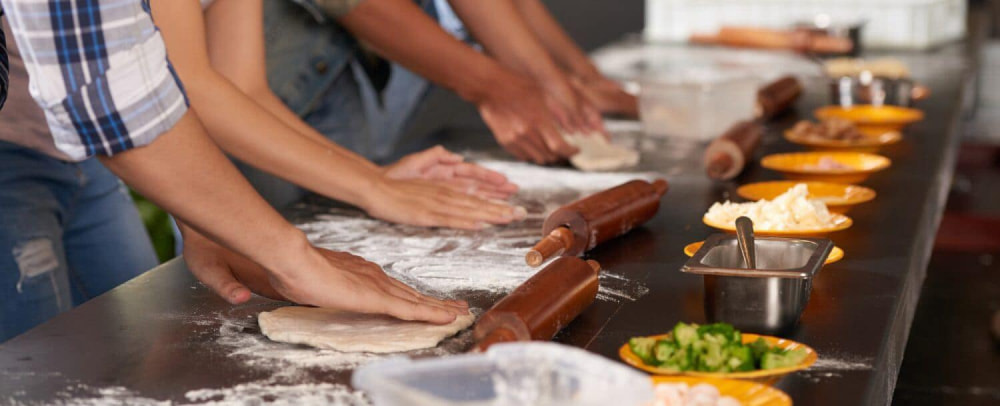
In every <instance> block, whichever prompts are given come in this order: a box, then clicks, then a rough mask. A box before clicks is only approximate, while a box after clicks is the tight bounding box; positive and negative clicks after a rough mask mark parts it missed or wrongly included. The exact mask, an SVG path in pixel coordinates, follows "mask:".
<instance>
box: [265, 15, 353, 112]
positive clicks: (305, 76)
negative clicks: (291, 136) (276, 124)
mask: <svg viewBox="0 0 1000 406" xmlns="http://www.w3.org/2000/svg"><path fill="white" fill-rule="evenodd" d="M264 36H265V37H264V38H265V44H266V45H267V48H266V49H267V79H268V84H269V85H270V86H271V89H272V90H274V92H275V94H277V95H278V97H280V98H281V99H282V101H284V102H285V104H286V105H288V107H289V108H291V109H292V111H294V112H295V113H296V114H298V115H299V116H304V115H306V114H308V113H309V112H311V111H312V110H313V109H315V108H316V106H317V103H319V102H320V101H321V99H322V96H323V95H324V94H325V93H326V91H327V89H329V88H330V86H331V84H332V83H333V81H334V80H335V79H336V78H337V76H339V75H340V74H341V73H343V72H344V70H345V69H347V67H348V64H349V63H350V61H351V60H353V59H354V57H355V55H356V53H357V52H359V47H358V43H357V41H356V40H355V39H354V37H353V36H352V35H351V34H350V33H348V32H347V31H346V30H344V29H343V28H341V27H340V26H339V25H337V24H334V23H330V22H328V20H327V18H326V17H325V15H324V14H323V13H322V11H321V10H320V9H319V8H318V7H317V6H316V5H315V4H314V3H312V2H311V1H310V0H291V1H290V0H265V1H264Z"/></svg>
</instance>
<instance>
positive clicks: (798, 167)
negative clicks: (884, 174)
mask: <svg viewBox="0 0 1000 406" xmlns="http://www.w3.org/2000/svg"><path fill="white" fill-rule="evenodd" d="M827 160H832V161H835V162H837V163H839V164H841V165H844V166H845V168H839V169H823V168H817V167H816V166H817V165H819V164H820V162H823V161H827ZM891 164H892V161H891V160H889V158H886V157H884V156H881V155H875V154H867V153H862V152H793V153H787V154H773V155H768V156H765V157H764V159H761V161H760V165H761V166H763V167H765V168H767V169H771V170H774V171H778V172H781V173H782V174H784V175H785V177H786V178H789V179H791V180H803V181H813V182H833V183H845V184H851V183H860V182H862V181H864V180H865V179H868V177H869V176H871V174H873V173H875V172H878V171H881V170H883V169H886V168H888V167H889V166H890V165H891Z"/></svg>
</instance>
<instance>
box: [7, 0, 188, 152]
mask: <svg viewBox="0 0 1000 406" xmlns="http://www.w3.org/2000/svg"><path fill="white" fill-rule="evenodd" d="M0 2H2V5H3V8H4V9H5V10H6V12H7V21H8V22H9V23H10V26H11V34H12V37H13V38H14V39H15V40H16V41H17V44H18V47H19V48H20V50H21V53H22V55H23V58H24V62H25V66H26V68H27V70H28V74H29V76H30V78H31V82H30V84H29V88H30V91H31V95H32V96H33V97H34V98H35V100H36V101H37V102H38V104H39V105H40V106H41V107H42V109H43V110H44V111H45V115H46V119H47V121H48V124H49V128H50V130H51V132H52V137H53V139H54V141H55V146H56V147H57V148H58V149H59V150H61V151H62V152H64V153H65V154H66V155H68V156H69V157H70V158H72V159H76V160H82V159H85V158H87V157H89V156H92V155H95V154H101V155H114V154H115V153H118V152H122V151H126V150H128V149H131V148H134V147H138V146H142V145H146V144H148V143H150V142H152V141H153V140H154V139H156V137H158V136H159V135H160V134H162V133H164V132H166V131H168V130H169V129H170V128H172V127H173V126H174V124H176V122H177V121H178V120H180V119H181V117H183V115H184V113H185V112H186V111H187V108H188V101H187V97H186V96H185V94H184V90H183V87H182V86H181V83H180V81H179V80H178V78H177V75H176V73H175V72H174V70H173V68H172V67H171V65H170V61H169V60H168V59H167V53H166V47H165V45H164V44H163V39H162V37H161V36H160V33H159V31H158V30H157V28H156V26H155V25H154V24H153V21H152V18H151V17H150V14H149V8H148V4H147V2H146V1H144V0H74V1H66V0H0Z"/></svg>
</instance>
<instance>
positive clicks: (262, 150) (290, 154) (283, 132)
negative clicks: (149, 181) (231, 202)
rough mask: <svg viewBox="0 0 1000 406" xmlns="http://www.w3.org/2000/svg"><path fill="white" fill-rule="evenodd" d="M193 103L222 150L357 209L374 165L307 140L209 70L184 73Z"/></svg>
mask: <svg viewBox="0 0 1000 406" xmlns="http://www.w3.org/2000/svg"><path fill="white" fill-rule="evenodd" d="M182 79H183V80H184V81H185V83H190V84H191V86H190V89H191V90H190V91H189V92H188V94H189V97H190V98H191V102H192V105H194V106H195V107H196V108H200V110H199V111H200V112H201V116H202V121H203V122H204V123H205V127H206V128H207V129H208V130H209V134H211V136H212V139H214V140H215V141H216V142H217V143H218V144H219V145H220V146H221V147H222V149H224V150H225V151H226V152H228V153H230V154H232V155H233V156H235V157H236V158H238V159H240V160H243V161H244V162H247V163H250V164H252V165H254V166H255V167H258V168H260V169H262V170H264V171H267V172H269V173H272V174H274V175H276V176H278V177H281V178H283V179H286V180H288V181H290V182H292V183H295V184H297V185H300V186H302V187H305V188H307V189H309V190H312V191H314V192H317V193H320V194H322V195H324V196H327V197H330V198H334V199H337V200H341V201H344V202H347V203H350V204H352V205H355V206H359V207H362V208H365V207H367V205H368V202H367V201H366V197H367V191H369V190H370V189H371V186H372V182H374V180H375V178H376V177H377V176H378V168H377V167H376V166H375V165H374V164H372V163H370V162H368V161H365V160H363V159H360V160H359V159H350V158H345V154H344V151H343V150H340V149H339V147H336V146H331V145H330V144H329V143H321V142H317V141H315V140H313V139H310V138H308V137H306V136H304V135H302V134H300V133H299V132H297V131H295V130H294V129H292V128H291V127H289V126H287V125H285V123H284V122H282V121H281V120H280V119H278V118H277V117H276V116H274V115H273V114H271V113H270V112H269V111H267V110H265V109H264V108H262V107H261V106H260V105H258V104H257V103H256V102H254V101H252V100H250V99H249V98H248V97H246V96H245V94H243V93H242V92H241V91H240V90H239V89H237V88H236V87H235V86H233V85H232V84H231V83H229V82H228V81H226V80H225V79H224V78H222V77H221V76H219V75H217V74H214V73H208V72H205V73H200V74H198V75H197V76H187V77H185V76H184V74H183V73H182Z"/></svg>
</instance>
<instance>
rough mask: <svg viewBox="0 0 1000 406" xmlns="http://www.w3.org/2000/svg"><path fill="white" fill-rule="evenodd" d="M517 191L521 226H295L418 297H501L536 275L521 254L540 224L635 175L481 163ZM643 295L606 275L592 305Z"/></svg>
mask: <svg viewBox="0 0 1000 406" xmlns="http://www.w3.org/2000/svg"><path fill="white" fill-rule="evenodd" d="M481 165H483V166H485V167H487V168H489V169H492V170H494V171H497V172H500V173H502V174H504V175H506V176H507V178H508V179H510V181H511V182H513V183H515V184H517V185H518V186H519V187H520V191H519V192H518V194H517V195H516V196H515V197H514V198H513V203H515V204H517V205H520V206H523V207H525V208H526V209H527V210H528V217H527V219H526V220H525V221H524V222H521V223H518V224H511V225H508V226H503V227H494V228H491V229H486V230H481V231H476V232H467V231H460V230H444V229H426V228H418V227H409V226H400V225H392V224H387V223H384V222H381V221H378V220H374V219H371V218H368V217H365V216H364V215H362V214H361V213H359V212H357V211H353V210H333V211H331V210H329V209H325V210H324V211H325V213H324V214H319V215H312V216H310V217H309V218H308V220H307V221H305V222H300V223H299V227H300V228H301V229H302V230H303V231H305V233H306V235H307V237H308V238H309V240H310V241H311V242H312V243H313V244H315V245H317V246H319V247H323V248H328V249H331V250H337V251H346V252H350V253H353V254H355V255H359V256H361V257H363V258H365V259H367V260H369V261H372V262H375V263H376V264H379V265H381V266H382V267H383V268H384V269H385V271H386V272H387V273H388V274H389V275H391V276H393V277H395V278H397V279H399V280H401V281H403V282H404V283H406V284H408V285H410V286H414V287H416V288H417V289H418V290H421V291H424V292H428V293H432V294H435V295H444V296H449V297H453V298H463V297H461V296H462V295H464V294H467V293H468V292H484V291H485V292H487V293H491V294H494V295H502V294H506V293H507V292H510V291H511V290H513V289H514V288H516V287H517V286H519V285H520V284H521V283H522V282H524V281H525V280H527V279H528V278H529V277H531V276H532V275H534V274H535V272H537V271H538V269H532V268H530V267H527V266H525V265H524V254H525V253H527V252H528V250H530V249H531V247H532V246H533V245H534V244H535V243H536V242H537V241H538V238H539V236H540V230H541V228H542V223H543V221H544V220H545V217H546V216H547V215H548V214H549V213H551V212H552V211H554V210H556V209H557V208H559V207H560V206H561V205H563V204H566V203H569V202H572V201H574V200H576V199H578V198H580V197H582V196H586V195H588V194H591V193H594V192H597V191H600V190H604V189H607V188H610V187H613V186H617V185H620V184H622V183H624V182H626V181H629V180H633V179H637V178H638V179H650V178H651V177H650V176H646V175H645V174H640V173H590V174H584V173H581V172H579V171H574V170H564V169H553V168H543V167H539V166H535V165H529V164H521V163H512V162H484V163H481ZM646 291H647V289H646V288H645V287H644V286H642V285H641V284H640V283H638V282H636V281H632V280H629V279H628V278H626V277H624V276H621V275H616V274H614V269H608V270H606V271H605V272H604V273H602V275H601V287H600V291H599V293H598V299H599V300H610V301H620V300H635V299H637V298H638V297H640V296H642V295H643V294H645V293H646Z"/></svg>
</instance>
